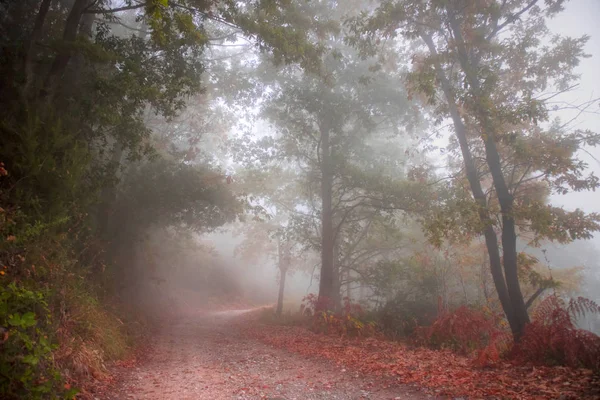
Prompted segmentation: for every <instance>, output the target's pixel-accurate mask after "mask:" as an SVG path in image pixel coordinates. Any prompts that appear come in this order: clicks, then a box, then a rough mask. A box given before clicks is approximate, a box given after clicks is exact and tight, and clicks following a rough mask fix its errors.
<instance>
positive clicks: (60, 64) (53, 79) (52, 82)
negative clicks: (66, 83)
mask: <svg viewBox="0 0 600 400" xmlns="http://www.w3.org/2000/svg"><path fill="white" fill-rule="evenodd" d="M88 1H89V0H75V3H74V4H73V7H72V8H71V11H70V12H69V16H68V17H67V21H66V23H65V29H64V32H63V39H62V40H63V43H62V48H61V49H60V50H59V52H58V54H57V55H56V57H55V58H54V61H53V62H52V66H51V67H50V72H48V75H47V77H46V81H45V82H44V87H43V89H42V93H41V97H42V98H45V99H46V100H47V101H51V100H52V98H53V97H54V93H55V91H56V85H57V84H58V82H57V81H58V80H59V79H60V78H61V77H62V75H63V73H64V72H65V69H66V68H67V65H68V64H69V60H70V59H71V55H72V48H71V45H72V44H73V43H74V42H75V39H76V38H77V31H78V29H79V21H80V20H81V16H82V15H83V11H84V10H85V7H86V6H87V4H88Z"/></svg>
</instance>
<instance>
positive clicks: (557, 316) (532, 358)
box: [514, 296, 600, 372]
mask: <svg viewBox="0 0 600 400" xmlns="http://www.w3.org/2000/svg"><path fill="white" fill-rule="evenodd" d="M599 313H600V307H599V306H598V305H597V304H596V303H595V302H593V301H591V300H589V299H586V298H583V297H578V298H576V299H570V300H569V301H568V302H567V301H565V300H564V299H562V298H560V297H558V296H549V297H547V298H546V299H544V300H543V301H542V302H541V303H540V305H539V306H538V307H537V308H536V309H535V311H534V313H533V315H532V317H533V318H532V323H531V324H529V325H528V326H527V327H526V328H525V333H524V334H523V337H522V338H521V341H520V342H519V343H518V345H517V346H515V349H514V356H515V358H517V359H519V360H524V361H529V362H534V363H541V364H548V365H566V366H570V367H575V368H578V367H584V368H588V369H592V370H595V371H598V372H600V337H599V336H598V335H596V334H594V333H592V332H590V331H587V330H584V329H579V328H578V327H577V325H576V319H577V317H579V316H584V315H586V314H599Z"/></svg>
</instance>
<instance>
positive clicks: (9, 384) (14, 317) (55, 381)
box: [0, 283, 75, 399]
mask: <svg viewBox="0 0 600 400" xmlns="http://www.w3.org/2000/svg"><path fill="white" fill-rule="evenodd" d="M0 326H1V327H2V337H1V338H0V349H1V351H2V357H0V395H1V396H0V397H2V398H3V399H24V398H28V399H42V398H47V397H52V398H56V397H57V396H59V395H60V396H64V397H65V398H72V397H73V396H74V395H75V391H74V390H65V389H64V388H63V387H62V386H61V377H60V374H59V373H58V371H57V370H56V368H55V367H54V365H53V358H52V352H53V350H54V349H55V348H56V346H55V345H54V344H52V341H51V338H49V337H48V334H47V332H50V327H51V320H50V311H49V309H48V304H47V303H46V301H45V296H44V294H43V293H42V292H39V291H38V292H36V291H31V290H28V289H25V288H23V287H20V286H17V285H16V284H15V283H10V284H8V285H6V286H0Z"/></svg>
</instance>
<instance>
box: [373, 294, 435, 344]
mask: <svg viewBox="0 0 600 400" xmlns="http://www.w3.org/2000/svg"><path fill="white" fill-rule="evenodd" d="M437 313H438V308H437V305H435V304H433V303H432V302H431V301H427V300H422V301H421V300H414V301H410V300H402V299H396V300H392V301H389V302H388V303H386V305H385V306H384V307H383V309H382V310H381V311H379V312H377V316H376V317H377V319H378V321H379V322H380V324H381V328H382V329H383V331H384V333H385V334H386V335H388V336H390V337H392V338H393V339H395V338H397V337H411V336H412V335H413V334H414V333H415V331H416V330H417V328H418V327H419V326H429V325H431V324H432V323H433V322H434V321H435V318H436V315H437Z"/></svg>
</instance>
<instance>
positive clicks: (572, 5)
mask: <svg viewBox="0 0 600 400" xmlns="http://www.w3.org/2000/svg"><path fill="white" fill-rule="evenodd" d="M548 26H549V27H550V29H551V30H552V31H553V32H556V33H559V34H561V35H568V36H574V37H577V36H581V35H584V34H587V35H589V36H590V40H589V41H588V43H587V46H586V52H587V53H588V54H590V55H591V56H592V57H590V58H587V59H584V60H582V63H581V65H580V66H579V67H578V69H577V71H578V73H580V74H581V81H580V86H579V87H578V88H576V89H575V90H573V92H571V93H568V94H566V95H564V96H562V97H561V98H560V99H561V100H564V101H567V102H570V103H581V102H584V101H586V100H589V99H590V98H598V97H600V0H571V1H569V2H567V3H566V9H565V11H564V12H563V13H561V14H559V16H558V17H557V18H555V19H554V20H552V21H549V24H548ZM594 111H595V112H596V113H597V114H591V113H587V114H583V115H581V116H580V117H579V118H578V120H577V121H576V122H575V125H574V126H576V127H577V128H580V129H590V130H592V131H595V132H600V114H599V113H600V108H598V106H596V107H595V108H594ZM576 114H577V112H575V111H570V112H567V111H564V112H561V114H560V117H561V119H564V120H565V121H568V120H569V119H571V118H573V117H574V116H575V115H576ZM589 152H590V153H591V154H592V155H593V157H595V158H596V160H594V158H592V157H591V156H589V155H587V154H584V155H583V157H582V158H583V159H585V160H586V161H587V162H588V164H589V167H590V169H591V170H593V171H594V172H595V174H596V175H598V176H600V162H599V161H597V160H600V148H598V147H596V148H592V149H589ZM552 203H553V204H556V205H560V206H564V207H566V208H569V209H575V208H581V209H582V210H584V211H586V212H600V192H598V191H597V192H580V193H569V194H567V195H564V196H559V195H554V196H552ZM593 242H594V244H595V245H596V247H597V248H600V234H596V235H595V238H594V240H593Z"/></svg>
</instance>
